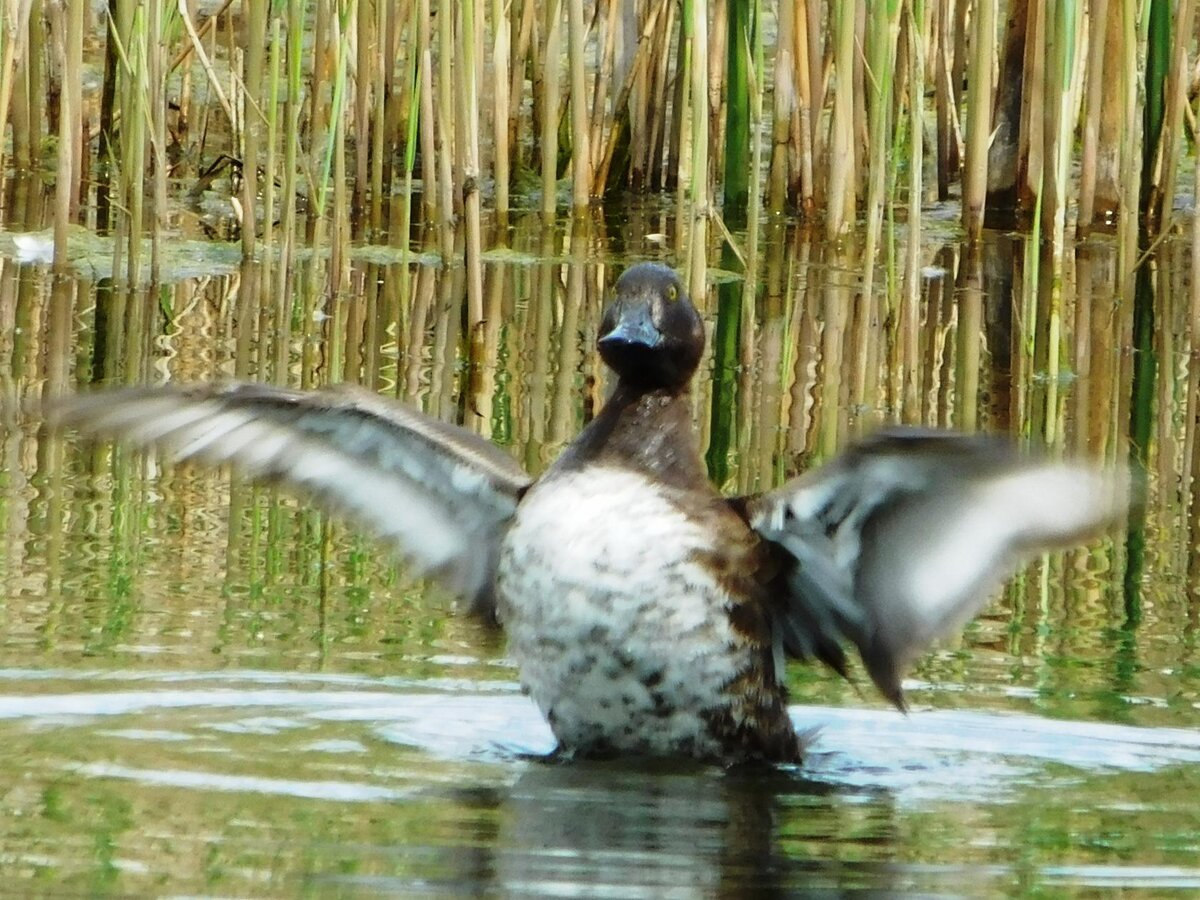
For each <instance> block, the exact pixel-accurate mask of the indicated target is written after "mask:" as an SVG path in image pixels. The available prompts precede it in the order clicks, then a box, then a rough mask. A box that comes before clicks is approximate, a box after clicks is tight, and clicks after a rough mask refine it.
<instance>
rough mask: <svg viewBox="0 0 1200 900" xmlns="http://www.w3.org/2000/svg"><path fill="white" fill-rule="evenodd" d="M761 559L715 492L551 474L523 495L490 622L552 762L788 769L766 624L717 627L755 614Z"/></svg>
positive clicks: (637, 475) (598, 470)
mask: <svg viewBox="0 0 1200 900" xmlns="http://www.w3.org/2000/svg"><path fill="white" fill-rule="evenodd" d="M760 544H761V542H760V541H758V540H757V539H756V538H754V537H753V536H752V534H751V532H750V530H749V529H748V528H747V527H746V526H745V525H744V524H743V523H742V522H741V520H740V519H738V518H737V517H736V516H734V515H733V514H732V513H731V512H730V511H729V509H728V507H727V506H725V504H724V503H723V502H722V501H721V500H720V498H719V497H718V496H717V495H716V493H715V492H711V491H705V490H698V491H687V490H684V489H680V488H672V487H667V486H664V485H662V484H660V483H656V482H655V481H654V480H653V479H651V478H649V477H647V476H646V475H645V474H643V473H641V472H637V471H634V470H631V469H627V468H617V467H613V466H610V465H604V464H600V465H595V466H582V467H578V468H575V467H565V468H564V469H562V470H560V471H555V472H552V473H550V474H549V476H548V477H546V478H544V479H543V480H541V481H539V482H538V483H537V485H536V486H535V487H534V488H533V489H531V490H530V492H529V493H528V495H527V496H526V497H525V499H524V501H523V502H522V504H521V507H520V509H519V511H518V514H517V516H516V519H515V521H514V522H513V526H512V528H511V530H510V531H509V533H508V535H507V536H506V538H505V540H504V542H503V545H502V550H501V555H500V567H499V577H498V587H497V593H498V598H499V612H500V616H501V620H502V621H503V622H504V625H505V627H506V629H507V631H508V635H509V651H510V653H511V654H512V656H513V657H514V658H515V659H516V660H517V662H518V664H519V665H520V670H521V680H522V682H523V684H524V685H525V687H526V688H527V689H528V690H529V693H530V695H531V696H532V697H533V699H534V701H535V702H536V703H537V705H538V707H539V708H540V709H541V711H542V713H543V714H544V715H545V716H546V719H547V721H548V722H549V723H550V726H551V728H552V729H553V730H554V733H555V735H556V736H557V737H558V739H559V742H560V743H561V745H562V746H563V747H566V748H569V749H570V750H571V752H574V753H577V754H582V755H589V756H596V755H614V754H621V755H627V754H647V755H654V756H665V755H679V756H693V757H699V758H707V759H715V760H723V761H726V762H730V761H740V760H743V759H766V760H772V761H794V760H796V759H798V758H799V747H798V744H797V741H796V738H795V735H794V732H793V729H792V727H791V724H790V722H789V721H788V719H787V710H786V703H785V702H784V692H783V689H782V687H781V685H780V684H779V682H778V681H777V679H776V675H775V673H774V671H773V666H772V661H771V656H770V635H769V633H768V632H767V629H766V627H765V623H764V622H761V621H760V622H758V627H757V628H749V629H746V628H745V627H744V625H743V627H742V628H739V627H737V626H735V624H734V622H735V620H734V617H733V616H732V615H731V613H732V612H733V610H734V609H735V608H737V607H739V606H743V605H745V604H747V602H749V601H750V600H751V599H757V598H751V597H747V596H745V594H744V591H745V590H746V589H747V588H750V589H751V590H752V591H753V590H754V588H752V585H753V576H754V574H755V573H756V572H757V570H759V569H760V568H761V567H762V565H763V560H762V559H761V556H762V553H761V548H760ZM755 593H757V591H755ZM739 594H741V595H740V596H739ZM750 618H752V617H750ZM739 621H740V622H745V621H747V618H746V617H741V619H740V620H739Z"/></svg>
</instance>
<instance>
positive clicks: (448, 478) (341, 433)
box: [43, 383, 530, 616]
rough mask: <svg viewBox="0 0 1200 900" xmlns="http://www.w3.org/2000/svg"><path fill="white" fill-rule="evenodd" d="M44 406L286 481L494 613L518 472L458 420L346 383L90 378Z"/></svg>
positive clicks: (101, 428) (115, 432)
mask: <svg viewBox="0 0 1200 900" xmlns="http://www.w3.org/2000/svg"><path fill="white" fill-rule="evenodd" d="M43 411H44V414H45V415H46V418H47V420H48V421H49V422H50V424H51V425H53V426H55V427H67V428H74V429H76V430H78V431H79V432H81V433H83V434H84V435H87V436H89V437H102V438H114V439H116V440H119V441H122V442H124V443H128V444H131V445H133V446H136V447H142V448H148V447H158V448H161V449H163V450H164V451H166V452H167V453H169V454H170V455H171V457H172V458H173V459H175V460H180V461H184V460H187V461H195V462H198V463H203V464H207V465H214V466H219V465H229V466H230V467H232V468H233V469H234V470H235V471H236V472H238V473H240V474H242V475H244V476H246V477H249V478H253V479H258V480H261V481H267V482H274V483H278V484H281V485H286V486H288V487H291V488H294V489H296V490H297V491H299V492H301V493H303V494H305V495H307V496H308V497H309V498H311V499H312V500H313V501H314V502H315V503H316V504H317V505H318V506H320V507H322V508H324V509H326V510H329V511H333V512H337V513H340V514H343V515H345V516H346V517H348V518H349V519H352V520H354V521H355V522H357V523H359V524H360V525H362V526H363V527H364V528H365V529H366V530H368V531H369V532H370V533H372V534H374V535H376V536H377V537H380V538H382V539H383V540H384V541H386V542H387V543H389V544H390V545H392V546H393V547H394V548H395V549H396V550H397V551H399V554H400V556H401V557H403V558H404V559H405V560H407V561H408V562H409V563H410V564H412V565H413V566H414V567H415V568H416V569H417V571H418V573H419V574H423V575H430V576H433V577H435V578H437V579H438V580H439V581H440V582H441V583H442V584H443V585H444V586H445V587H447V588H448V589H450V590H451V591H452V592H454V593H455V594H457V595H459V596H460V597H463V598H465V599H467V600H469V601H470V602H471V605H472V609H473V611H475V612H477V613H479V614H481V615H485V616H490V615H492V614H493V612H494V607H493V597H492V585H493V582H494V576H495V566H496V559H497V553H498V549H499V544H500V540H501V538H502V536H503V534H504V531H505V529H506V528H507V526H508V523H509V521H510V520H511V518H512V516H513V512H514V510H515V509H516V505H517V502H518V500H519V499H520V496H521V493H522V492H523V491H524V490H525V488H526V487H527V486H528V485H529V483H530V478H529V476H528V475H527V474H526V473H525V472H524V471H523V470H522V469H521V467H520V466H519V465H517V463H516V462H515V461H514V460H512V459H511V458H510V457H509V456H507V455H506V454H505V453H504V452H503V451H502V450H500V449H499V448H498V447H496V446H494V445H492V444H490V443H488V442H487V441H486V440H484V439H483V438H481V437H479V436H478V435H475V434H472V433H471V432H469V431H467V430H465V429H463V428H459V427H457V426H455V425H449V424H447V423H445V422H439V421H437V420H435V419H432V418H430V417H428V416H425V415H423V414H422V413H420V412H417V411H415V410H412V409H409V408H407V407H405V406H402V405H400V404H398V403H394V402H390V401H388V400H387V399H385V398H384V397H381V396H379V395H377V394H373V393H371V392H369V391H367V390H365V389H363V388H358V387H353V386H348V385H347V386H339V387H336V388H330V389H327V390H322V391H315V392H303V391H293V390H287V389H283V388H277V387H270V386H267V385H261V384H243V383H232V384H221V385H201V386H196V387H189V388H177V387H139V388H123V389H115V390H99V391H94V392H92V393H85V394H78V395H74V396H69V397H65V398H62V399H59V400H56V401H53V402H52V403H50V404H48V405H47V406H46V407H45V409H44V410H43Z"/></svg>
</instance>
